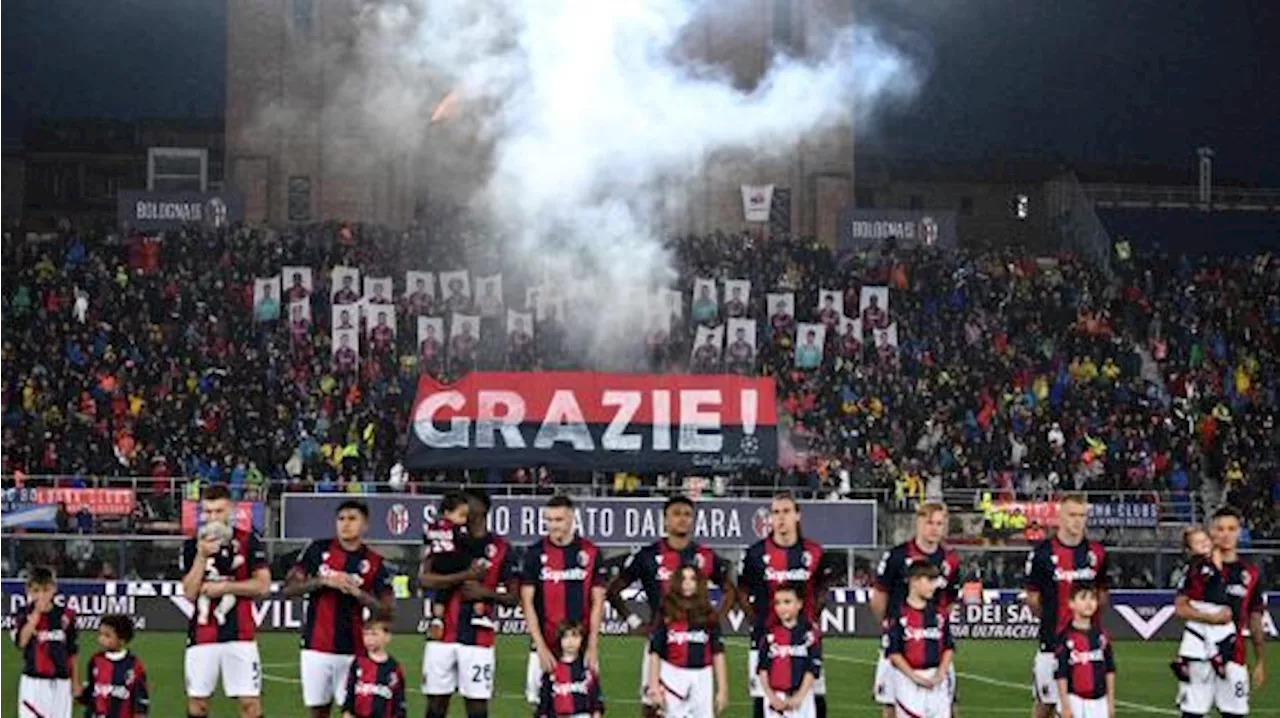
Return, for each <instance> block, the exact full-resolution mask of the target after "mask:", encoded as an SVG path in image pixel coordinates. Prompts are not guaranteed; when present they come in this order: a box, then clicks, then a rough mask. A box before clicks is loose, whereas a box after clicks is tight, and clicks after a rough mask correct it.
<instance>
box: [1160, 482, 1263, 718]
mask: <svg viewBox="0 0 1280 718" xmlns="http://www.w3.org/2000/svg"><path fill="white" fill-rule="evenodd" d="M1209 530H1210V533H1211V535H1212V536H1213V556H1212V559H1211V560H1210V561H1208V562H1204V563H1202V564H1200V565H1199V566H1198V568H1197V570H1195V571H1193V572H1188V574H1187V576H1186V577H1185V578H1184V579H1183V582H1182V584H1181V585H1180V586H1179V587H1178V596H1177V598H1175V599H1174V611H1176V612H1177V615H1178V617H1179V618H1182V619H1183V620H1186V621H1199V622H1200V623H1203V624H1209V625H1222V624H1224V623H1225V624H1227V625H1230V626H1231V628H1232V631H1231V632H1230V633H1229V634H1228V636H1227V639H1226V640H1225V641H1223V642H1222V644H1221V646H1222V649H1221V653H1222V656H1223V658H1224V659H1225V660H1226V667H1225V670H1224V672H1223V673H1224V674H1223V675H1221V676H1219V675H1218V674H1217V673H1216V672H1215V671H1214V670H1213V668H1212V666H1211V665H1210V663H1209V662H1208V661H1193V662H1192V663H1191V665H1190V666H1189V670H1188V681H1187V682H1186V683H1180V684H1179V686H1178V706H1179V708H1181V710H1182V715H1183V716H1185V717H1187V718H1193V717H1194V718H1199V717H1200V716H1203V715H1205V714H1206V713H1208V712H1209V710H1210V709H1211V708H1213V707H1214V706H1217V708H1218V712H1219V713H1220V714H1221V715H1222V716H1223V718H1235V717H1239V716H1245V715H1248V714H1249V671H1248V668H1247V667H1246V666H1247V665H1248V662H1247V656H1246V650H1245V639H1244V634H1245V631H1246V630H1248V631H1249V632H1250V639H1251V641H1252V643H1253V658H1254V665H1253V685H1254V687H1255V688H1261V687H1262V684H1263V682H1264V681H1265V680H1266V677H1267V673H1266V662H1265V656H1264V655H1263V646H1264V645H1265V641H1266V632H1265V631H1264V630H1263V625H1262V586H1261V585H1260V584H1261V583H1262V581H1261V579H1262V575H1261V573H1260V572H1259V571H1258V568H1257V567H1256V566H1254V565H1253V564H1250V563H1248V562H1247V561H1244V560H1242V559H1241V558H1240V555H1239V554H1238V553H1237V550H1238V548H1239V544H1240V514H1239V513H1238V512H1237V511H1236V510H1235V509H1233V508H1231V507H1229V506H1227V507H1223V508H1221V509H1218V510H1217V511H1216V512H1215V513H1214V514H1213V521H1212V523H1211V524H1210V526H1209ZM1224 608H1225V609H1226V610H1225V611H1224V610H1223V609H1224Z"/></svg>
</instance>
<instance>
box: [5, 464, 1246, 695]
mask: <svg viewBox="0 0 1280 718" xmlns="http://www.w3.org/2000/svg"><path fill="white" fill-rule="evenodd" d="M694 508H695V507H694V505H693V503H692V502H691V501H690V500H688V499H686V498H684V497H675V498H672V499H670V500H669V501H668V502H667V504H666V506H665V507H664V517H665V527H666V532H667V533H666V537H665V538H663V539H660V540H659V541H656V542H654V543H653V544H650V545H648V546H646V547H643V548H641V549H639V550H638V551H636V552H635V553H634V554H633V555H632V556H630V557H629V558H628V560H627V562H626V564H625V565H624V567H623V569H622V571H621V572H620V573H619V574H618V575H617V576H615V577H614V578H613V579H612V580H609V577H608V574H607V571H606V568H605V565H604V562H603V557H602V555H601V552H600V551H599V549H598V548H597V547H596V546H595V545H594V544H592V543H591V542H590V541H589V540H587V539H585V538H582V537H580V536H578V535H576V533H575V530H574V521H575V516H574V506H573V503H572V501H571V500H570V499H568V498H567V497H563V496H556V497H553V498H551V499H550V500H549V501H548V502H547V505H546V507H545V509H544V516H545V525H546V535H545V537H544V538H543V539H541V540H539V541H537V542H535V543H534V544H533V545H531V546H529V547H528V548H527V549H526V550H525V551H524V552H523V554H522V556H521V557H520V558H519V559H517V558H516V552H515V551H514V550H513V549H512V547H511V546H510V545H509V544H508V542H507V541H506V540H505V539H503V538H502V537H501V536H496V535H493V534H490V533H488V531H487V529H486V519H487V514H488V509H489V500H488V497H487V496H486V495H485V494H484V493H483V492H480V491H472V492H467V493H461V492H458V493H453V494H450V495H447V496H446V497H445V498H444V500H443V501H442V503H441V506H440V511H439V513H438V516H437V518H436V520H435V521H434V522H432V523H430V524H428V525H427V526H426V527H424V543H425V546H424V551H423V559H422V563H421V566H420V582H421V585H422V586H423V588H424V589H425V590H426V591H427V592H428V595H429V597H430V600H431V607H432V609H431V610H432V614H431V621H430V625H429V628H428V641H427V643H426V646H425V648H424V655H423V669H422V672H423V676H422V690H423V692H424V694H425V695H426V696H427V701H428V703H427V713H426V715H427V718H444V716H445V715H447V713H448V709H449V703H450V700H451V697H452V696H453V694H455V693H460V694H461V696H462V698H463V700H464V701H465V702H466V714H467V716H468V718H479V717H480V716H486V715H488V710H489V705H488V704H489V701H490V699H491V698H492V696H493V681H494V674H495V670H494V669H495V649H494V644H495V626H494V623H493V621H492V613H493V610H492V607H493V605H494V604H502V605H506V606H516V605H519V606H520V607H521V608H522V609H523V611H524V615H525V616H527V617H531V618H530V620H528V621H527V625H528V632H529V634H530V652H529V657H528V666H527V671H526V690H525V694H526V698H527V699H528V701H529V703H530V704H531V706H532V710H533V715H535V716H548V717H550V716H591V715H599V714H600V713H602V712H603V710H604V705H603V699H602V698H601V695H600V682H599V671H600V669H601V667H600V663H599V638H600V628H601V624H602V622H603V617H604V606H605V603H606V602H608V603H609V604H611V605H612V606H613V607H614V608H615V610H617V612H618V614H619V615H620V616H621V617H622V619H623V620H625V621H626V622H627V624H628V625H629V626H630V628H631V630H632V631H633V632H635V633H643V634H645V635H647V636H649V640H648V642H647V647H648V648H647V651H646V655H645V656H644V660H643V662H642V664H641V667H640V674H641V679H640V684H639V685H640V693H641V697H642V700H643V704H644V708H643V710H644V713H645V715H666V716H669V717H675V716H689V717H690V718H698V717H703V716H707V717H709V716H713V715H718V714H719V713H721V712H723V710H724V708H725V706H726V705H727V703H728V695H727V680H726V675H727V667H726V658H725V652H724V641H723V639H722V637H721V634H720V618H721V617H722V616H723V615H724V613H725V612H727V611H728V610H729V609H730V608H733V607H735V606H738V607H741V608H743V609H744V610H745V611H746V612H747V613H748V615H750V616H752V617H753V618H752V621H753V623H752V634H751V635H752V646H753V648H752V650H750V651H749V652H748V677H749V685H750V692H751V696H752V698H753V710H754V714H755V716H759V717H761V718H764V717H766V716H767V717H768V718H779V717H785V718H825V716H826V713H827V706H826V701H825V693H826V690H825V681H824V676H823V673H822V657H821V656H822V652H821V636H820V634H819V632H818V631H817V629H816V628H815V625H816V623H815V621H816V616H817V615H818V612H819V611H820V609H821V602H822V601H823V599H824V598H825V596H826V594H827V590H826V589H827V587H828V585H829V584H830V582H831V581H832V579H833V577H834V572H833V571H832V566H831V565H830V564H828V563H827V562H825V561H824V560H823V551H822V547H821V546H820V545H818V544H817V543H815V542H813V541H811V540H809V539H806V538H804V537H803V535H802V532H801V515H800V507H799V505H798V504H797V503H796V502H795V500H794V499H793V498H791V497H790V496H788V495H779V496H777V497H775V498H774V499H773V501H772V502H771V506H770V524H771V532H770V535H769V536H768V537H766V538H765V539H763V540H761V541H759V542H757V543H756V544H754V545H752V546H751V547H750V548H749V549H748V550H747V552H746V554H745V556H744V558H743V561H742V563H741V565H740V567H739V570H738V571H737V572H736V576H735V572H734V571H733V570H732V569H731V567H730V566H729V564H728V562H727V561H725V560H723V559H721V558H720V557H718V556H717V555H716V554H715V553H714V552H713V551H712V550H711V549H709V548H707V547H705V546H701V545H699V544H698V543H697V542H695V541H694V540H693V539H692V530H693V521H694V516H695V510H694ZM202 509H203V511H204V524H203V525H202V528H201V530H200V532H199V534H198V536H197V537H196V538H193V539H189V540H188V541H187V542H186V545H185V546H184V550H183V556H182V561H183V569H184V577H183V581H182V583H183V591H184V593H185V594H186V595H187V598H188V599H190V600H192V601H193V603H194V605H195V610H194V612H193V614H192V617H191V621H190V625H189V629H188V641H187V645H188V647H187V651H186V658H185V678H186V680H185V683H186V695H187V699H188V700H187V712H188V715H189V716H206V715H208V700H209V697H210V696H212V694H213V692H214V690H215V689H216V687H217V684H218V682H219V679H221V682H222V686H223V690H224V692H225V693H226V694H227V695H228V696H231V697H233V698H235V699H237V701H238V703H239V707H240V714H241V716H245V717H246V718H257V716H260V715H261V702H260V695H261V670H260V661H259V658H258V649H257V644H256V643H255V642H254V621H253V616H252V605H253V600H254V599H255V598H257V597H260V596H263V595H265V594H266V593H267V592H268V591H269V590H270V573H269V571H268V569H267V565H266V556H265V550H264V546H263V544H262V542H261V540H260V539H259V538H258V537H257V536H256V535H254V534H253V533H252V532H246V531H241V530H232V529H231V528H230V524H229V523H228V522H229V519H230V516H231V506H230V501H229V497H228V496H227V493H226V490H225V488H223V487H219V486H215V487H211V488H209V489H208V490H207V491H206V493H205V495H204V496H203V497H202ZM1086 516H1087V506H1086V505H1085V502H1084V500H1083V499H1081V498H1078V497H1067V498H1065V499H1063V500H1062V502H1061V506H1060V507H1059V517H1060V525H1059V529H1058V533H1057V535H1056V536H1054V537H1052V538H1050V539H1047V540H1046V541H1044V542H1042V543H1040V544H1038V545H1037V546H1035V547H1034V549H1033V550H1032V551H1031V553H1030V554H1029V556H1028V559H1027V566H1026V589H1027V592H1026V601H1027V603H1028V605H1029V607H1030V608H1031V609H1032V611H1033V612H1035V613H1036V614H1038V615H1039V616H1041V621H1040V629H1039V644H1040V645H1039V652H1038V653H1037V655H1036V658H1035V664H1034V667H1033V669H1034V675H1035V686H1034V690H1035V707H1034V712H1035V715H1036V716H1039V718H1050V717H1051V716H1052V715H1053V714H1054V713H1055V712H1058V713H1059V714H1061V715H1062V716H1063V717H1064V718H1080V717H1081V716H1083V717H1084V718H1094V717H1095V716H1097V717H1099V718H1101V717H1103V716H1106V717H1110V716H1114V675H1115V662H1114V658H1113V654H1112V646H1111V643H1110V640H1109V638H1108V637H1107V636H1106V635H1105V634H1104V633H1103V632H1102V631H1101V630H1100V629H1099V628H1098V626H1097V622H1096V620H1095V617H1096V615H1097V611H1098V608H1099V606H1100V605H1102V604H1104V603H1105V602H1106V600H1107V589H1106V586H1105V577H1106V551H1105V548H1104V547H1103V546H1102V545H1101V544H1099V543H1097V542H1096V541H1092V540H1089V539H1088V538H1086V536H1085V530H1086ZM367 523H368V511H367V508H366V507H365V506H364V504H362V503H361V502H359V501H348V502H344V503H343V504H342V505H341V506H340V507H339V508H338V509H337V511H336V516H335V532H334V536H333V537H332V538H328V539H323V540H317V541H314V542H312V543H311V544H310V545H309V546H308V547H307V548H306V550H304V551H303V552H302V554H300V556H299V558H298V560H297V562H296V564H295V565H294V566H293V568H292V569H291V570H290V571H289V573H288V576H287V577H286V580H285V584H284V586H283V589H282V591H283V594H284V595H285V596H298V595H304V594H306V595H308V596H309V598H310V600H309V601H308V604H307V611H306V618H305V622H304V625H303V630H302V650H301V656H300V668H301V684H302V693H303V700H304V703H305V704H306V706H307V708H308V710H309V711H310V714H311V715H312V716H328V715H330V714H331V708H332V705H333V704H334V703H335V702H336V703H337V704H338V705H339V706H340V707H341V710H342V711H343V715H344V716H348V715H349V716H358V717H360V718H363V717H365V716H379V717H386V716H402V715H404V710H405V708H404V695H405V690H406V689H405V681H404V675H403V672H402V671H401V669H400V667H399V665H398V664H397V663H396V661H395V659H394V658H392V657H390V656H389V655H388V654H387V653H386V650H385V649H386V645H387V642H388V640H389V638H390V622H389V614H388V613H387V611H388V610H389V609H390V606H391V601H392V596H393V592H392V590H391V575H392V573H391V571H390V570H389V568H388V565H387V564H386V563H385V562H384V561H383V559H382V557H381V556H380V555H379V554H378V553H377V552H376V551H374V550H373V549H372V548H370V547H369V546H367V545H366V544H365V543H364V541H363V536H364V533H365V530H366V528H367ZM946 527H947V513H946V508H945V506H942V505H936V504H925V505H922V506H921V507H920V508H919V510H918V511H917V515H916V534H915V536H914V538H913V539H911V540H909V541H907V542H905V543H903V544H900V545H898V546H896V547H895V548H893V549H892V550H890V551H888V552H886V553H885V555H884V557H883V558H882V560H881V562H880V565H879V567H878V569H877V576H876V583H875V589H874V591H873V594H872V605H871V608H872V610H873V612H874V613H875V614H876V615H877V616H878V617H880V618H881V619H882V621H883V627H884V639H883V651H882V655H881V659H880V663H879V665H878V667H877V670H876V677H875V685H874V688H873V691H874V695H875V698H876V701H877V702H878V703H880V704H882V705H883V706H884V712H885V715H886V717H887V716H895V715H896V716H898V717H899V718H919V717H925V716H927V717H929V718H946V717H947V716H950V715H951V714H952V711H953V707H954V703H955V677H954V675H955V664H954V663H953V660H952V659H953V650H954V641H953V639H952V635H951V629H950V621H949V611H950V608H951V606H952V605H953V604H954V603H955V602H956V601H957V599H958V597H959V587H960V585H961V582H962V578H961V576H960V575H959V574H960V571H959V566H960V562H959V558H958V556H957V555H956V553H955V552H954V551H953V550H950V549H948V548H947V547H946V546H944V545H943V542H942V539H943V536H944V534H945V532H946ZM1238 533H1239V517H1238V516H1236V515H1235V514H1234V512H1232V511H1231V510H1230V509H1225V510H1223V511H1220V512H1219V513H1218V514H1217V515H1215V517H1214V520H1213V522H1212V525H1211V527H1210V532H1204V531H1200V532H1188V536H1187V542H1186V543H1187V548H1188V554H1189V561H1188V565H1187V568H1186V571H1185V575H1184V577H1183V578H1182V580H1181V582H1180V586H1179V595H1178V598H1177V601H1176V604H1175V606H1176V611H1177V613H1178V615H1179V616H1180V617H1181V618H1183V619H1184V620H1185V621H1186V622H1187V625H1186V632H1185V634H1184V637H1183V640H1182V642H1181V644H1180V646H1179V651H1178V657H1177V660H1175V661H1174V663H1173V664H1172V665H1173V669H1174V672H1175V673H1176V674H1177V675H1178V677H1179V680H1180V684H1179V696H1178V700H1179V705H1180V707H1181V710H1182V711H1183V714H1184V715H1185V716H1202V715H1204V714H1206V713H1207V712H1208V711H1209V710H1210V709H1211V708H1213V707H1215V706H1216V707H1217V709H1218V710H1219V712H1220V713H1221V714H1222V715H1223V716H1243V715H1247V714H1248V697H1249V689H1250V680H1249V676H1248V670H1247V668H1246V665H1247V661H1246V655H1245V645H1246V642H1245V636H1246V630H1247V629H1249V628H1252V629H1253V630H1252V636H1253V646H1254V651H1255V666H1254V670H1253V677H1252V678H1253V683H1254V685H1255V686H1260V685H1261V683H1262V681H1263V680H1264V678H1265V668H1264V665H1265V664H1264V661H1263V653H1262V645H1261V644H1262V641H1263V638H1262V636H1263V635H1264V634H1263V631H1262V630H1261V609H1262V601H1261V590H1260V583H1261V582H1260V581H1259V576H1258V572H1257V569H1256V568H1254V567H1253V566H1251V565H1249V564H1247V563H1245V562H1243V561H1241V560H1240V558H1239V557H1238V556H1237V554H1236V544H1237V542H1238ZM636 583H639V584H640V586H641V588H642V589H643V592H644V594H645V597H646V600H647V603H648V606H649V609H650V619H649V620H645V619H642V618H641V617H640V616H637V615H634V614H632V613H631V612H630V610H629V609H628V607H627V606H626V604H625V602H624V601H623V600H622V594H623V591H624V590H625V589H627V588H629V587H630V586H632V585H634V584H636ZM711 585H715V586H718V587H719V588H720V593H721V596H720V600H719V601H718V603H717V604H715V605H713V603H712V601H711V600H710V598H709V595H710V591H709V586H711ZM55 594H56V584H55V583H54V580H53V577H52V575H51V574H50V573H49V572H47V571H43V570H34V571H32V572H31V573H30V579H29V581H28V604H27V606H25V607H24V609H23V610H22V612H20V613H19V615H18V617H17V623H16V624H15V630H14V638H15V641H16V642H17V644H18V646H19V648H20V649H21V650H22V651H23V653H24V667H23V676H22V679H21V681H20V684H19V706H20V709H19V714H20V715H22V716H24V717H25V716H28V715H33V716H40V718H54V717H61V716H70V715H71V714H72V706H73V703H74V701H76V700H79V701H80V702H82V703H84V704H85V705H86V706H87V708H86V709H85V710H86V715H89V716H95V717H96V716H102V717H104V718H115V717H117V716H120V717H124V718H131V717H132V716H137V715H146V713H147V701H148V694H147V687H146V679H145V670H144V669H143V667H142V663H141V661H140V660H138V659H137V657H136V656H134V655H133V654H131V653H130V652H129V651H128V650H127V645H126V644H127V643H128V640H129V638H130V637H131V634H132V627H131V625H130V624H129V622H128V619H127V618H126V617H109V619H110V620H107V619H104V621H103V623H102V627H101V628H100V629H99V635H98V642H99V644H100V646H101V647H102V651H101V652H100V653H98V654H96V655H95V656H94V657H93V659H92V660H91V661H90V663H89V669H88V671H89V676H87V679H88V680H87V682H86V683H85V684H83V685H82V684H81V681H80V680H79V676H78V675H77V669H76V665H75V655H76V653H77V641H76V636H75V621H74V616H72V615H71V612H70V611H69V610H68V609H66V608H63V607H61V606H60V605H59V602H58V601H56V600H55ZM366 615H368V617H367V618H366ZM24 711H26V712H24Z"/></svg>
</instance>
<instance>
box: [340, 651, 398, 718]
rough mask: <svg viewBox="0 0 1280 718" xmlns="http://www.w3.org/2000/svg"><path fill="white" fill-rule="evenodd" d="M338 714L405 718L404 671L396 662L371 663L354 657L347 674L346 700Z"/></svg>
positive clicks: (369, 659) (389, 658) (358, 716)
mask: <svg viewBox="0 0 1280 718" xmlns="http://www.w3.org/2000/svg"><path fill="white" fill-rule="evenodd" d="M342 710H343V711H346V712H349V713H351V714H353V715H355V716H356V718H405V707H404V671H403V670H401V668H400V664H399V663H397V662H396V659H394V658H392V657H391V656H387V659H386V660H385V661H375V660H373V659H372V658H369V657H368V656H357V657H356V659H355V660H354V661H352V662H351V669H350V670H349V671H347V699H346V700H345V701H344V702H343V704H342Z"/></svg>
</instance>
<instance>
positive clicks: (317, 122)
mask: <svg viewBox="0 0 1280 718" xmlns="http://www.w3.org/2000/svg"><path fill="white" fill-rule="evenodd" d="M851 5H852V4H851V3H849V2H847V1H844V2H842V1H841V0H746V1H744V2H739V3H736V4H735V10H736V12H735V13H734V15H733V16H731V17H726V14H725V13H719V14H718V15H716V16H715V17H711V18H707V19H705V20H702V21H699V22H695V23H694V24H693V26H691V27H690V28H689V31H688V33H687V34H686V45H688V47H687V48H686V49H687V50H688V51H689V53H690V54H691V55H692V56H695V57H697V58H699V59H702V60H706V61H711V62H713V63H715V64H717V65H719V66H721V67H723V68H725V69H727V71H728V72H729V73H730V75H731V76H732V77H733V79H734V81H735V83H736V84H737V85H738V86H739V87H742V88H750V87H752V86H753V85H754V84H755V83H756V82H757V80H758V79H759V78H760V77H761V76H762V74H763V73H764V71H765V68H766V65H767V63H768V61H769V58H770V57H771V56H773V54H774V53H775V52H778V51H780V50H782V51H788V52H791V53H794V54H803V53H805V52H814V51H820V50H821V47H822V45H823V42H824V41H825V39H826V37H825V34H826V33H828V31H829V29H830V28H833V27H838V26H841V25H847V24H848V23H850V22H851V21H852V10H851ZM352 7H353V5H352V4H351V3H350V2H348V1H347V0H229V1H228V22H227V33H228V36H227V63H228V67H227V104H226V145H227V165H226V166H227V181H228V184H229V186H230V187H231V188H232V189H234V190H237V191H239V192H240V193H242V194H243V196H244V198H245V213H246V218H247V219H248V220H250V221H262V220H266V221H271V222H286V221H310V220H315V219H327V218H341V219H353V220H370V221H380V222H386V223H390V224H393V225H403V224H405V223H407V222H409V221H410V220H411V219H412V218H413V216H414V214H415V211H416V210H417V209H419V208H420V207H422V206H423V203H424V202H425V201H426V199H427V198H428V197H431V198H437V197H447V196H449V195H450V194H451V193H457V192H458V191H459V189H458V188H459V187H466V186H467V184H468V178H466V177H465V176H460V173H459V172H457V171H456V167H450V168H449V170H448V171H444V170H443V169H442V168H441V167H439V166H438V165H439V163H438V162H437V161H436V155H435V154H434V153H433V152H431V151H428V150H425V149H424V150H420V151H416V152H406V151H405V149H404V148H405V147H415V148H417V147H423V146H424V143H423V142H421V141H420V140H421V138H397V139H403V140H405V141H404V142H403V143H402V142H388V141H387V139H386V138H385V137H375V136H371V135H370V134H369V133H368V132H367V131H362V130H360V129H353V128H352V127H351V123H349V122H346V121H344V117H343V112H342V109H341V108H340V107H339V106H338V105H339V104H340V103H341V102H342V101H343V100H342V99H340V98H341V97H342V90H343V88H342V87H341V86H340V85H341V83H342V81H343V80H342V78H343V76H344V74H345V73H346V72H347V70H348V69H349V68H350V66H351V63H352V62H353V61H358V60H355V59H354V58H353V57H352V49H351V46H352V44H353V43H352V36H353V34H354V32H355V31H354V20H353V17H352V15H351V12H352ZM281 108H287V110H285V111H283V112H282V111H281ZM428 113H429V108H428ZM267 115H269V120H270V121H266V120H264V116H267ZM282 118H283V121H282ZM427 124H428V123H427V122H426V116H425V114H424V118H423V122H422V128H423V130H422V131H423V132H426V131H427V130H426V128H427ZM742 184H774V185H775V186H776V189H775V195H774V211H773V218H774V219H773V221H772V222H771V223H770V227H772V228H774V229H782V228H786V229H788V230H789V231H791V232H793V233H798V234H806V235H810V234H812V235H817V236H819V237H821V238H823V239H824V240H825V241H827V242H830V243H834V242H835V239H836V236H837V233H838V218H839V215H840V212H841V211H842V210H844V209H845V208H846V207H848V206H851V205H852V203H853V200H854V191H853V128H852V126H851V125H845V126H843V127H840V128H838V129H835V130H832V131H830V132H827V133H825V134H824V135H822V136H818V137H813V138H810V139H809V141H808V142H806V143H805V144H804V145H803V146H802V147H800V148H798V149H797V150H796V151H795V152H794V153H791V154H790V155H789V156H785V157H782V158H780V159H775V160H771V161H767V162H763V161H759V160H757V159H756V158H755V157H753V156H752V155H750V154H747V153H741V154H737V155H734V156H719V157H715V158H713V159H712V160H711V162H710V164H709V166H708V167H707V168H706V171H705V172H703V173H702V174H701V176H699V177H698V178H697V179H696V180H694V181H691V182H687V183H681V184H680V185H679V186H669V187H665V188H664V195H665V196H667V197H671V198H673V201H672V202H671V203H670V206H669V208H668V209H666V210H665V211H664V214H665V225H666V226H665V227H664V229H666V230H667V231H669V232H706V231H709V230H712V229H723V230H735V229H742V228H747V227H748V225H746V223H744V221H743V216H742V200H741V194H740V186H741V185H742ZM759 226H760V225H753V226H751V228H753V229H754V228H756V227H759ZM766 231H767V230H766Z"/></svg>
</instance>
